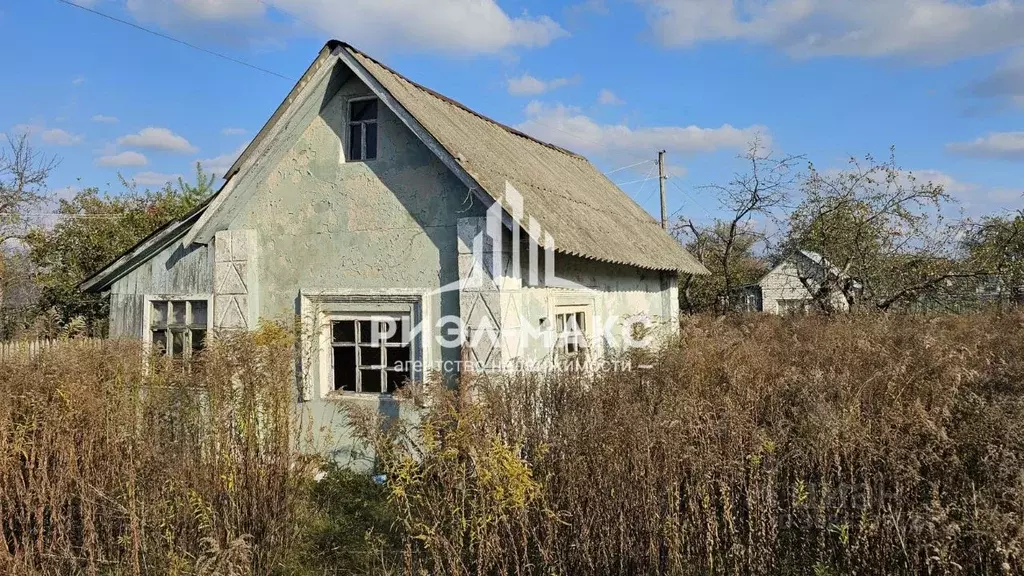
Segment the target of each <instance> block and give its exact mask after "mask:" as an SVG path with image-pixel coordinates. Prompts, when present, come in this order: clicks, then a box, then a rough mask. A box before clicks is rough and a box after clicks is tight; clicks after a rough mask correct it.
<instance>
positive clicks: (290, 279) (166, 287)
mask: <svg viewBox="0 0 1024 576" xmlns="http://www.w3.org/2000/svg"><path fill="white" fill-rule="evenodd" d="M320 89H321V90H322V93H320V94H319V95H318V96H317V97H315V98H313V99H311V100H309V101H306V102H301V103H299V104H298V110H297V111H296V113H295V118H294V119H293V120H291V121H290V122H288V123H286V124H284V125H283V126H282V127H281V132H280V134H279V135H278V136H276V138H277V141H278V142H281V143H282V145H280V146H272V147H270V148H269V151H268V152H267V153H265V154H264V155H263V156H262V157H259V158H255V159H254V160H255V161H254V164H255V165H253V166H251V167H250V168H249V169H248V170H246V171H245V172H244V173H241V174H238V175H236V176H235V178H236V179H238V183H237V188H236V189H235V190H234V192H233V193H232V195H231V198H232V200H231V201H229V202H226V203H225V205H224V206H223V207H222V208H221V209H220V210H219V211H218V213H217V215H216V217H215V220H214V226H215V228H216V229H217V230H227V229H236V230H245V229H249V230H255V231H256V236H257V244H258V249H257V252H258V257H257V268H258V272H257V276H258V287H257V288H256V290H257V293H258V297H257V300H258V303H259V305H258V306H259V307H258V316H259V317H261V318H265V319H272V320H284V321H292V320H294V319H295V318H296V315H297V314H298V313H299V304H300V292H301V293H302V294H306V295H309V294H316V293H320V292H327V293H330V292H336V291H348V292H352V291H356V292H361V293H366V294H375V293H387V291H389V290H391V291H394V290H412V291H418V292H420V293H428V292H430V291H431V290H435V289H437V288H439V287H441V286H443V285H446V284H449V283H452V282H456V281H457V280H458V279H459V261H458V239H457V223H458V220H459V219H460V218H474V217H475V218H479V217H483V216H484V208H483V207H482V206H481V205H480V203H479V201H478V200H476V199H475V197H474V196H473V195H472V194H470V193H469V191H468V190H467V189H466V187H465V186H464V185H463V183H462V182H461V181H460V180H459V179H458V178H457V177H456V176H455V175H454V174H452V173H451V172H450V171H449V170H448V169H447V168H446V167H445V166H444V165H443V164H442V163H441V161H440V160H439V159H438V158H437V157H436V156H435V155H434V154H433V153H432V152H431V151H430V150H429V149H428V148H427V147H426V146H425V145H424V144H423V143H422V142H420V141H419V140H418V139H417V138H416V136H415V135H414V134H413V133H412V132H411V131H410V130H409V129H408V128H407V127H406V126H405V125H404V124H403V123H402V122H401V120H400V119H399V118H398V117H397V116H395V115H394V114H393V113H392V112H390V111H389V110H388V109H387V108H386V107H384V106H381V107H380V118H379V139H380V142H381V146H380V153H379V157H378V159H377V160H374V161H370V162H351V163H349V162H346V161H345V159H344V158H345V155H344V154H343V151H342V146H343V142H344V141H345V138H344V137H343V135H344V134H345V119H346V112H347V109H346V106H347V101H348V99H349V98H352V97H358V96H364V95H370V91H369V90H368V89H367V88H366V87H365V86H363V85H362V84H361V83H360V82H358V81H357V80H355V79H353V78H352V77H351V75H350V74H348V73H347V71H340V72H336V73H335V74H334V75H333V77H332V80H331V82H330V83H326V84H325V85H324V86H322V87H320ZM210 260H211V259H210V258H209V257H208V248H207V247H205V246H194V247H192V248H191V249H190V250H189V251H187V252H186V251H184V250H183V249H182V248H180V244H178V243H176V244H175V245H172V246H171V247H169V248H168V249H166V250H164V251H163V252H161V253H159V254H158V255H157V256H155V257H154V258H152V259H151V260H150V261H148V262H146V263H145V264H144V265H142V266H140V267H139V268H137V269H136V270H134V271H133V272H131V273H130V274H129V275H127V276H126V277H125V278H123V279H121V280H119V281H118V282H117V283H116V284H115V285H114V287H113V288H112V290H111V292H112V296H111V304H112V307H113V308H115V310H114V312H113V314H112V319H111V327H112V333H114V334H115V335H134V336H140V335H141V334H142V333H143V327H142V325H141V322H142V320H141V318H142V313H141V310H142V305H141V302H142V299H143V297H144V295H145V294H183V295H184V294H189V295H195V294H209V293H211V292H212V291H213V286H212V283H213V279H212V272H211V268H212V262H211V261H210ZM556 269H557V271H558V275H559V276H561V277H564V278H567V279H570V280H573V281H576V282H579V283H581V284H584V285H586V286H588V287H590V288H593V289H594V290H596V291H597V293H589V292H585V293H581V294H580V295H581V296H583V297H586V298H592V299H593V302H594V304H595V306H596V309H597V311H598V314H600V315H604V314H616V315H622V316H624V315H630V314H634V313H637V312H645V313H648V314H649V315H651V316H652V317H661V316H663V312H664V311H666V310H667V309H666V306H667V305H668V304H669V303H674V302H675V294H674V292H673V289H672V288H670V289H668V290H663V284H662V282H663V279H662V276H661V274H659V273H657V272H650V271H642V270H638V269H635V268H631V267H627V266H619V265H612V264H602V263H595V262H593V261H589V260H584V259H580V258H575V257H570V256H562V255H559V256H558V257H557V259H556ZM567 295H572V292H571V291H565V290H562V289H558V288H523V289H521V290H519V291H518V292H516V293H515V294H513V295H511V296H510V297H512V298H515V299H516V300H517V302H518V304H519V306H520V309H521V310H522V313H523V316H524V318H526V319H527V320H536V319H539V318H541V317H547V316H548V313H549V311H550V306H551V304H552V302H554V301H557V300H558V299H559V298H562V297H564V296H567ZM423 306H424V308H426V314H427V315H428V316H429V317H430V318H431V319H434V320H436V319H438V318H440V317H442V316H456V317H458V316H460V309H459V294H458V293H457V292H454V291H453V292H449V293H446V294H441V295H437V296H428V297H427V298H426V300H425V301H424V303H423ZM674 314H675V312H674V311H672V310H669V314H668V318H667V319H668V320H671V319H672V316H673V315H674ZM424 343H425V345H426V346H430V347H431V349H430V358H431V359H432V360H441V361H446V360H451V361H457V360H459V351H458V350H456V349H443V348H441V347H440V345H438V344H437V343H436V342H435V340H434V339H433V338H431V337H426V338H424ZM524 353H526V354H529V355H532V356H538V357H539V356H544V355H546V353H547V351H546V350H542V349H539V348H538V347H537V345H536V344H535V345H534V346H533V347H532V348H530V349H527V350H524ZM350 405H361V406H366V407H369V408H371V409H375V410H379V411H381V412H384V413H386V414H389V415H398V414H399V413H400V412H403V411H404V408H403V409H400V408H399V407H398V406H397V405H396V404H395V403H394V401H392V400H390V399H387V398H383V399H379V398H372V397H370V398H345V399H344V400H336V399H335V400H325V399H322V398H320V395H319V392H318V391H316V393H315V394H314V396H313V398H312V400H311V401H309V402H306V403H304V404H303V405H302V407H303V409H304V410H305V411H306V414H308V415H309V416H310V417H311V419H310V421H309V425H310V427H312V428H313V429H315V430H321V429H323V430H328V429H329V430H331V440H332V443H333V445H334V446H335V447H337V448H338V449H340V452H339V454H338V455H339V458H340V460H341V461H342V462H346V463H350V459H351V458H352V456H353V455H352V454H351V452H350V448H351V441H350V433H349V430H347V427H346V426H345V417H344V415H343V413H342V412H343V411H341V410H338V408H339V407H341V406H350Z"/></svg>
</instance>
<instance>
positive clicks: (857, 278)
mask: <svg viewBox="0 0 1024 576" xmlns="http://www.w3.org/2000/svg"><path fill="white" fill-rule="evenodd" d="M955 209H956V202H955V201H954V199H953V198H952V197H951V196H950V195H949V194H948V193H947V192H946V190H945V189H944V188H943V186H942V185H941V184H937V183H935V182H931V181H929V182H919V181H918V180H917V178H916V177H915V176H914V175H913V174H912V173H910V172H907V171H905V170H903V169H901V168H900V167H899V166H898V165H897V163H896V160H895V151H894V150H890V155H889V158H888V160H886V161H884V162H878V161H876V160H875V159H874V158H873V157H872V156H870V155H869V156H866V157H865V158H864V159H863V160H857V159H851V160H850V164H849V167H848V168H847V169H846V170H842V171H838V172H820V171H818V170H816V169H815V168H814V166H813V165H812V166H811V167H810V173H809V174H808V176H807V177H806V178H805V179H804V181H803V185H802V201H801V202H800V204H799V205H798V206H797V207H796V209H795V210H794V211H793V213H792V214H791V215H790V219H789V231H788V240H787V241H786V242H785V243H784V244H783V251H784V252H792V251H795V250H798V249H799V250H810V251H814V252H815V253H817V254H819V255H821V257H822V258H821V259H820V261H818V262H816V267H817V270H815V271H814V273H813V274H801V278H800V281H801V282H803V283H804V286H805V287H806V288H807V290H808V291H809V292H810V294H811V298H812V300H813V303H814V304H815V306H816V307H817V308H818V309H819V310H820V311H822V312H826V313H831V312H835V311H836V310H837V308H838V306H837V302H842V303H844V304H845V306H843V308H844V309H848V310H855V309H858V308H860V309H865V308H867V309H875V310H881V311H886V310H891V309H893V308H896V307H900V306H914V305H921V304H923V303H938V302H940V301H941V300H942V299H943V298H944V296H946V295H947V293H953V292H956V291H957V290H955V289H954V288H956V287H958V286H960V285H962V283H963V282H964V281H966V280H970V279H977V278H979V277H981V276H983V275H986V274H989V273H990V270H991V269H990V268H989V266H988V265H987V263H986V262H984V261H982V260H981V259H978V258H973V257H971V254H970V253H964V251H963V250H961V242H960V239H961V238H963V236H964V234H965V233H966V232H967V230H968V229H969V227H970V222H969V221H967V220H965V219H962V218H952V217H951V214H952V213H953V212H954V211H955Z"/></svg>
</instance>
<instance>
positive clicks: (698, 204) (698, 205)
mask: <svg viewBox="0 0 1024 576" xmlns="http://www.w3.org/2000/svg"><path fill="white" fill-rule="evenodd" d="M669 182H671V183H672V185H673V186H675V187H676V189H677V190H679V191H680V192H682V193H683V194H685V195H686V196H687V197H689V198H690V200H693V203H694V205H696V206H697V207H698V208H700V209H701V210H703V211H704V213H705V214H707V215H708V218H711V219H712V220H714V219H715V217H714V216H712V215H711V212H708V209H707V208H705V207H704V205H703V204H701V203H700V202H699V201H698V200H697V198H695V197H694V196H693V195H692V194H690V193H689V192H687V191H686V190H685V189H684V188H683V187H682V186H680V185H679V184H676V181H675V180H672V179H671V178H670V179H669ZM683 208H685V206H681V207H680V208H679V209H678V210H676V211H675V212H673V213H672V214H671V215H670V216H669V218H672V217H673V216H675V215H676V214H679V213H680V212H682V211H683Z"/></svg>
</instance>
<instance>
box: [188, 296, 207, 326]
mask: <svg viewBox="0 0 1024 576" xmlns="http://www.w3.org/2000/svg"><path fill="white" fill-rule="evenodd" d="M191 306H192V325H193V326H196V327H199V328H205V327H206V317H207V314H206V309H207V303H206V300H196V301H194V302H192V303H191Z"/></svg>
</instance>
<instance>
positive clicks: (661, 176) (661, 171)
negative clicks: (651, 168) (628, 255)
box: [658, 150, 668, 230]
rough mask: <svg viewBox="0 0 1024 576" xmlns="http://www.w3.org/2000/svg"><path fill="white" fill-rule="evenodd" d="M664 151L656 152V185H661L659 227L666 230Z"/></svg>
mask: <svg viewBox="0 0 1024 576" xmlns="http://www.w3.org/2000/svg"><path fill="white" fill-rule="evenodd" d="M665 178H666V176H665V151H664V150H662V151H661V152H658V184H660V185H661V227H662V228H664V229H665V230H668V208H666V207H665Z"/></svg>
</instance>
